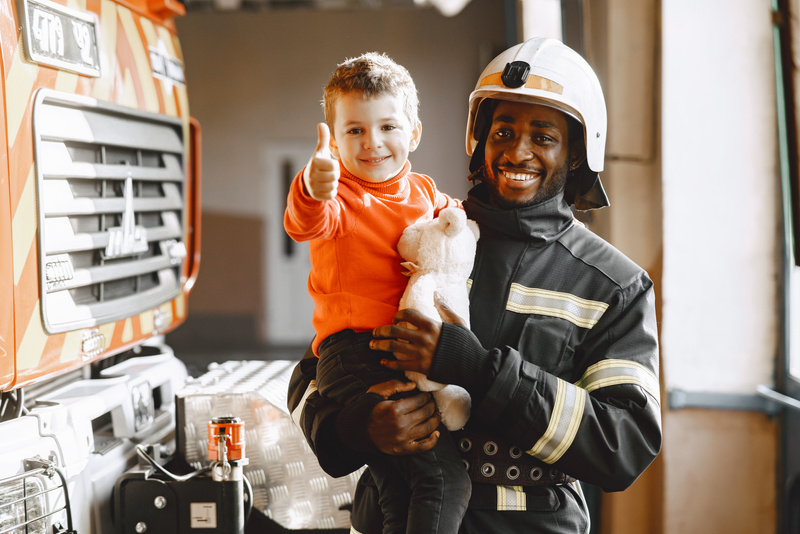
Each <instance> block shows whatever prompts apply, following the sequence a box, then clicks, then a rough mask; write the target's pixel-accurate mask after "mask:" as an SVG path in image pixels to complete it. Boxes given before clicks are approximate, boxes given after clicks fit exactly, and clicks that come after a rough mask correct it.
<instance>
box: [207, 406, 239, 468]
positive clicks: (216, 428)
mask: <svg viewBox="0 0 800 534" xmlns="http://www.w3.org/2000/svg"><path fill="white" fill-rule="evenodd" d="M225 438H226V443H225V446H226V447H227V454H226V458H227V460H228V461H231V460H241V459H242V458H244V421H242V420H241V419H239V418H238V417H233V416H225V417H215V418H214V419H212V420H211V421H210V422H209V423H208V459H209V460H217V459H218V455H219V452H218V451H219V442H220V440H221V439H225Z"/></svg>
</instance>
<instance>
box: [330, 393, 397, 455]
mask: <svg viewBox="0 0 800 534" xmlns="http://www.w3.org/2000/svg"><path fill="white" fill-rule="evenodd" d="M384 400H385V399H384V398H383V397H381V396H380V395H378V394H375V393H367V394H365V395H362V396H361V397H360V398H359V399H357V400H356V401H354V402H351V403H350V404H348V405H347V406H345V407H344V408H342V409H341V411H340V412H339V415H337V416H336V435H337V436H338V438H339V441H340V442H341V443H342V445H344V446H345V447H347V448H348V449H350V450H353V451H359V452H367V453H372V454H378V453H379V451H378V449H377V447H375V445H374V444H373V443H372V440H370V439H369V433H368V432H367V424H368V423H369V418H370V417H371V416H372V410H373V409H374V408H375V406H377V405H378V404H379V403H381V402H383V401H384Z"/></svg>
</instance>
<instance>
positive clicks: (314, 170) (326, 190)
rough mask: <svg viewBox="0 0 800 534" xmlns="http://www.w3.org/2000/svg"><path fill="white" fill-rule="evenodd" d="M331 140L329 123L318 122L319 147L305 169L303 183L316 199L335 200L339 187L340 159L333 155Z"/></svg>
mask: <svg viewBox="0 0 800 534" xmlns="http://www.w3.org/2000/svg"><path fill="white" fill-rule="evenodd" d="M330 141H331V132H330V130H329V129H328V125H327V124H325V123H324V122H321V123H319V124H317V148H315V149H314V153H313V154H312V155H311V159H310V160H308V165H306V169H305V171H303V183H304V184H305V186H306V190H307V191H308V194H309V195H310V196H311V198H313V199H314V200H333V199H334V198H336V190H337V189H338V187H339V161H338V160H336V159H335V158H333V157H332V156H331V149H330Z"/></svg>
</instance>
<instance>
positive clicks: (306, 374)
mask: <svg viewBox="0 0 800 534" xmlns="http://www.w3.org/2000/svg"><path fill="white" fill-rule="evenodd" d="M316 376H317V357H316V356H315V355H314V352H313V351H312V349H311V346H310V345H309V347H308V350H307V351H306V353H305V355H304V356H303V359H302V360H300V362H298V364H297V365H296V366H295V368H294V371H293V373H292V377H291V379H290V380H289V391H288V393H287V404H288V408H289V412H290V413H291V414H292V420H293V421H294V423H295V425H297V427H298V428H300V430H301V431H302V432H303V435H304V436H305V438H306V441H307V442H308V444H309V446H310V447H311V450H312V451H313V452H314V454H315V455H316V457H317V460H318V461H319V464H320V467H322V469H323V470H324V471H325V472H326V473H328V474H329V475H330V476H332V477H342V476H346V475H348V474H350V473H352V472H353V471H356V470H357V469H359V468H360V467H361V466H363V465H364V463H365V453H376V452H377V449H375V447H374V446H373V445H372V442H371V441H370V440H369V437H368V435H367V424H366V422H367V420H368V417H369V414H370V413H371V412H372V409H373V408H374V407H375V405H376V404H377V403H378V402H380V401H381V400H383V399H381V398H380V397H379V396H377V395H373V394H367V395H364V396H363V397H362V398H361V399H359V400H357V401H355V402H353V403H351V404H350V405H348V406H347V407H345V408H343V407H341V406H339V405H338V404H336V403H335V402H333V401H331V400H329V399H327V398H324V397H322V396H321V395H320V393H319V391H317V385H316V380H315V379H316Z"/></svg>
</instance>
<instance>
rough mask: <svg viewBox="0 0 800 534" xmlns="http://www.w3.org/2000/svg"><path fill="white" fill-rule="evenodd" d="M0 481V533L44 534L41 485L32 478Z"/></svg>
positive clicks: (43, 488) (43, 506) (43, 498)
mask: <svg viewBox="0 0 800 534" xmlns="http://www.w3.org/2000/svg"><path fill="white" fill-rule="evenodd" d="M9 480H10V481H8V482H2V481H0V532H10V533H11V534H22V533H30V534H46V530H47V520H46V518H47V516H48V515H49V514H48V512H47V500H46V488H45V485H44V482H43V481H42V480H40V479H39V478H36V477H26V478H24V479H22V480H13V479H9Z"/></svg>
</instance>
